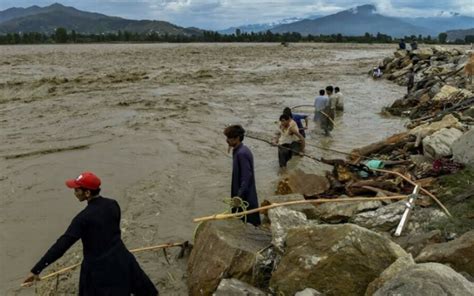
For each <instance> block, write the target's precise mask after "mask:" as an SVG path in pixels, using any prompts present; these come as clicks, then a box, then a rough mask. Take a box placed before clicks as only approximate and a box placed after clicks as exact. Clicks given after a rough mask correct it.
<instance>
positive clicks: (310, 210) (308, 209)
mask: <svg viewBox="0 0 474 296" xmlns="http://www.w3.org/2000/svg"><path fill="white" fill-rule="evenodd" d="M296 200H304V196H303V195H301V194H287V195H275V196H270V197H267V198H265V201H267V202H269V203H282V202H285V201H296ZM285 208H287V209H290V210H294V211H298V212H301V213H303V214H305V215H306V218H308V219H318V213H317V211H316V208H315V206H313V205H312V204H302V205H293V206H285Z"/></svg>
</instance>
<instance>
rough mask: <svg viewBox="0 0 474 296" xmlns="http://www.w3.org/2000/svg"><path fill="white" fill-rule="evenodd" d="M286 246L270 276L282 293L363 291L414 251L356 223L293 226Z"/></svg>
mask: <svg viewBox="0 0 474 296" xmlns="http://www.w3.org/2000/svg"><path fill="white" fill-rule="evenodd" d="M286 243H287V246H286V251H285V253H284V254H283V255H282V258H281V261H280V262H279V264H278V266H277V268H276V270H275V271H274V272H273V276H272V279H271V281H270V288H271V289H272V290H273V291H274V292H275V293H276V294H277V295H280V294H283V295H294V293H296V292H298V291H301V290H303V289H305V288H313V289H316V290H317V291H320V292H322V293H324V294H325V295H328V296H331V295H338V296H344V295H362V294H363V293H364V292H365V290H366V289H367V285H368V284H369V283H370V282H372V281H373V280H374V279H375V278H377V277H378V276H379V274H380V273H381V272H382V271H383V270H385V269H386V268H387V267H388V266H390V265H391V264H392V263H393V262H394V261H395V260H397V259H398V258H399V257H404V256H408V254H407V253H406V252H405V251H404V250H403V249H402V248H401V247H400V246H398V245H397V244H395V243H393V242H392V241H390V240H389V239H387V238H384V237H383V236H381V235H379V234H377V233H375V232H373V231H370V230H368V229H365V228H362V227H359V226H357V225H353V224H343V225H311V226H301V227H297V228H292V229H290V230H289V231H288V236H287V240H286Z"/></svg>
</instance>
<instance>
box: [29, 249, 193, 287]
mask: <svg viewBox="0 0 474 296" xmlns="http://www.w3.org/2000/svg"><path fill="white" fill-rule="evenodd" d="M185 244H186V242H183V243H169V244H162V245H157V246H150V247H143V248H138V249H132V250H129V251H130V253H138V252H144V251H152V250H157V249H166V248H172V247H181V246H184V245H185ZM79 265H81V263H76V264H74V265H71V266H68V267H65V268H63V269H60V270H58V271H55V272H52V273H50V274H48V275H45V276H43V277H40V279H39V280H40V281H43V280H47V279H50V278H52V277H54V276H57V275H59V274H62V273H65V272H67V271H70V270H73V269H74V268H76V267H78V266H79ZM30 284H31V283H22V284H21V286H22V287H28V286H29V285H30Z"/></svg>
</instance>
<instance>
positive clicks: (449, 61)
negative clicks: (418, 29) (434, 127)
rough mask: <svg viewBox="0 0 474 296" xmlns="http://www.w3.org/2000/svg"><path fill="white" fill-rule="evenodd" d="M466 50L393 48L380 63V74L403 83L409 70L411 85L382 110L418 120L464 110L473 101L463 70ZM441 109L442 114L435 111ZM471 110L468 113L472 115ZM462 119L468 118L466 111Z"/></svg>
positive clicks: (471, 119)
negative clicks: (412, 82)
mask: <svg viewBox="0 0 474 296" xmlns="http://www.w3.org/2000/svg"><path fill="white" fill-rule="evenodd" d="M470 54H471V53H466V52H463V51H461V50H458V49H455V48H451V49H446V48H443V47H440V46H435V47H433V48H423V49H418V50H414V51H411V52H409V51H406V50H398V51H396V52H395V53H394V56H393V57H388V58H386V59H384V60H383V62H382V63H381V65H380V68H381V69H382V70H383V72H384V77H385V78H386V79H388V80H392V81H394V82H396V83H398V84H400V85H407V83H408V76H409V75H408V74H409V73H410V72H411V71H413V74H414V85H413V87H412V88H411V89H410V90H409V92H408V94H407V95H406V96H405V97H404V98H402V99H399V100H397V101H395V102H394V103H393V104H392V106H390V107H388V108H386V109H385V110H386V111H387V112H389V113H390V114H392V115H397V116H399V115H407V116H409V117H410V118H411V119H412V120H418V121H423V120H427V119H430V118H431V117H432V116H433V115H438V116H439V115H445V114H447V113H452V112H457V111H458V112H460V111H465V110H468V109H469V108H470V106H472V105H473V103H474V94H473V92H472V89H473V86H472V85H471V83H470V81H469V80H470V79H469V78H468V77H467V75H466V73H465V71H464V69H465V67H466V64H467V63H468V62H469V60H470ZM441 111H443V114H439V112H441ZM472 112H473V111H472V110H471V111H469V112H468V113H469V114H471V115H472ZM460 116H461V115H460ZM463 120H464V121H471V122H472V121H473V118H472V117H470V116H468V115H466V118H464V119H463Z"/></svg>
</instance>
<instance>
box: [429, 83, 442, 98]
mask: <svg viewBox="0 0 474 296" xmlns="http://www.w3.org/2000/svg"><path fill="white" fill-rule="evenodd" d="M441 87H442V85H441V83H439V82H438V83H436V84H435V85H433V86H432V87H431V88H430V90H429V92H428V94H429V95H430V98H433V97H434V96H436V94H437V93H439V92H440V91H441Z"/></svg>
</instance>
